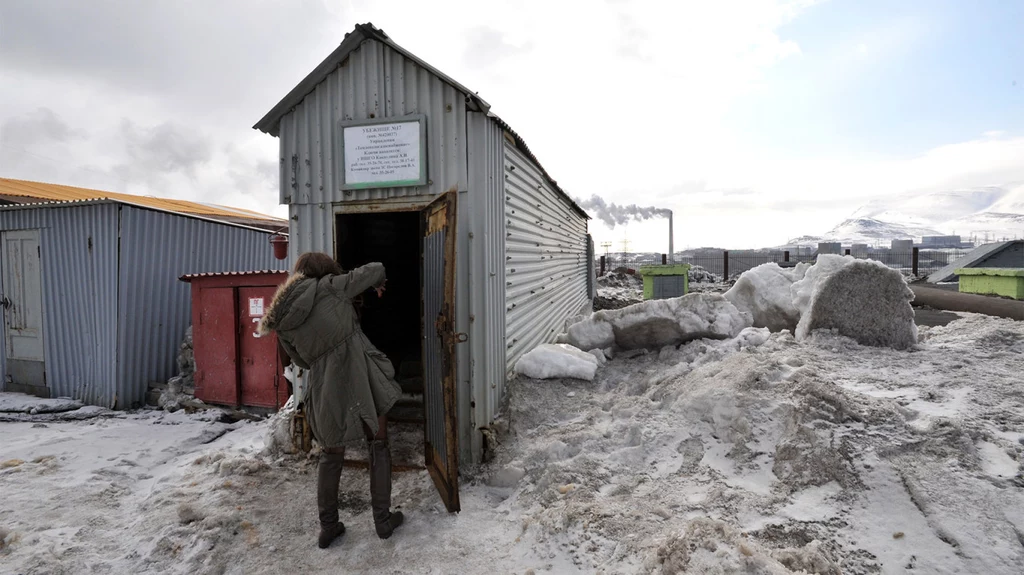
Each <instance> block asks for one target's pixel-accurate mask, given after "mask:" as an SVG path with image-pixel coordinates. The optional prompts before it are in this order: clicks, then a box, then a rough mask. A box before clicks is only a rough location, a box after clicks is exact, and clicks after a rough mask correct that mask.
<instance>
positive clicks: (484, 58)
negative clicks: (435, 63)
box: [463, 26, 531, 68]
mask: <svg viewBox="0 0 1024 575" xmlns="http://www.w3.org/2000/svg"><path fill="white" fill-rule="evenodd" d="M530 49H531V45H530V44H529V43H527V44H525V45H523V46H515V45H513V44H509V43H508V42H506V41H505V35H504V34H503V33H502V32H501V31H499V30H496V29H494V28H492V27H490V26H476V27H474V28H471V29H469V30H468V31H467V33H466V49H465V52H464V53H463V59H464V60H465V63H466V65H467V66H469V67H470V68H485V67H488V66H495V65H498V64H500V63H501V61H502V60H504V59H505V58H508V57H510V56H514V55H516V54H523V53H526V52H529V51H530Z"/></svg>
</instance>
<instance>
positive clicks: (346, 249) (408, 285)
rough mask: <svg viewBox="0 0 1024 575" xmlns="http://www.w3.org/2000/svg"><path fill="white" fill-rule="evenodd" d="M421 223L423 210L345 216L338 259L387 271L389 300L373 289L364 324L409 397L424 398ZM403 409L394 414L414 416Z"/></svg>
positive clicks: (340, 219)
mask: <svg viewBox="0 0 1024 575" xmlns="http://www.w3.org/2000/svg"><path fill="white" fill-rule="evenodd" d="M421 219H422V215H421V214H420V212H418V211H414V212H385V213H368V214H340V215H338V216H337V221H336V228H335V230H336V234H337V235H336V237H337V243H336V244H335V249H336V251H337V253H336V254H335V257H336V258H337V260H338V262H339V263H340V264H341V266H342V268H344V269H345V270H351V269H354V268H357V267H359V266H361V265H364V264H367V263H370V262H380V263H382V264H384V268H385V269H386V270H387V278H388V281H387V290H386V292H385V294H384V297H383V298H378V297H377V295H376V294H375V293H374V292H373V291H368V292H366V293H364V294H363V296H362V302H361V306H360V312H361V323H362V327H363V332H364V333H366V336H367V337H369V338H370V341H372V342H373V344H374V345H375V346H377V348H378V349H380V350H381V351H382V352H384V354H385V355H387V356H388V358H389V359H390V360H391V363H392V364H394V366H395V371H396V377H395V379H396V380H397V381H398V383H399V385H401V386H402V391H403V392H404V393H405V394H407V396H408V398H409V399H419V397H418V396H421V395H422V393H423V362H422V353H423V343H422V341H421V337H420V328H421V325H420V316H421V309H420V308H421V306H420V299H421V293H420V262H421V257H420V249H421V247H420V246H421V243H422V242H421V238H422V234H421V230H420V225H421ZM403 403H406V402H403ZM420 405H422V403H420ZM401 407H402V406H399V410H398V411H399V412H398V413H395V414H393V415H394V416H397V417H400V418H408V417H414V416H415V414H413V413H411V412H410V413H405V411H406V410H403V409H401ZM420 417H422V416H420Z"/></svg>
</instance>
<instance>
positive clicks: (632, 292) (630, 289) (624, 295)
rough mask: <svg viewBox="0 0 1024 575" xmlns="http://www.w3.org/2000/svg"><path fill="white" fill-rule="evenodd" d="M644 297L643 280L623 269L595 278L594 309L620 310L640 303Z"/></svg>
mask: <svg viewBox="0 0 1024 575" xmlns="http://www.w3.org/2000/svg"><path fill="white" fill-rule="evenodd" d="M643 296H644V280H643V278H642V277H641V276H639V275H637V274H630V273H627V272H626V271H625V268H617V269H616V270H614V271H610V272H608V273H606V274H605V275H603V276H600V277H598V278H597V297H596V298H595V299H594V309H596V310H605V309H620V308H624V307H626V306H630V305H633V304H635V303H640V302H641V301H643V299H644V298H643Z"/></svg>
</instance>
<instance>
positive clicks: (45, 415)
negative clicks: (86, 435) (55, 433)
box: [0, 393, 114, 423]
mask: <svg viewBox="0 0 1024 575" xmlns="http://www.w3.org/2000/svg"><path fill="white" fill-rule="evenodd" d="M113 413H114V412H112V411H110V410H109V409H106V408H103V407H97V406H95V405H83V404H82V402H81V401H78V400H76V399H70V398H66V397H57V398H45V399H44V398H40V397H35V396H32V395H26V394H24V393H0V422H13V421H32V422H37V423H40V422H44V421H82V420H85V419H92V418H94V417H109V416H111V415H113Z"/></svg>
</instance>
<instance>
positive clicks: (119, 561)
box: [0, 314, 1024, 575]
mask: <svg viewBox="0 0 1024 575" xmlns="http://www.w3.org/2000/svg"><path fill="white" fill-rule="evenodd" d="M634 355H635V357H630V354H627V353H621V354H617V355H616V356H615V359H613V360H611V361H608V362H607V364H606V365H605V366H604V367H602V368H601V369H599V370H597V372H596V373H595V376H594V379H593V380H592V381H589V382H588V381H578V380H573V379H555V380H547V381H543V382H541V381H536V380H532V379H528V378H520V379H518V380H514V381H513V382H512V383H510V387H509V395H508V398H507V401H508V409H507V411H506V412H505V415H504V416H503V417H502V418H501V419H500V420H499V421H498V422H497V423H496V424H495V426H493V427H492V428H491V429H490V430H489V433H490V434H491V435H492V440H491V442H490V444H489V451H488V453H489V455H490V456H491V458H492V459H491V461H490V462H489V463H487V464H486V465H484V466H482V467H479V468H473V466H468V467H467V468H466V469H465V470H464V473H463V481H462V483H461V486H460V500H461V504H462V511H461V513H459V514H449V513H447V512H446V511H445V509H444V506H443V505H442V503H441V501H440V498H439V497H438V494H437V491H436V489H435V487H434V486H433V483H432V481H431V479H430V477H429V475H428V474H427V473H426V472H425V471H422V470H419V471H409V472H396V473H395V475H394V490H393V501H394V503H395V505H397V506H401V508H402V510H403V511H404V513H405V514H406V518H407V519H406V524H405V525H403V526H402V528H401V529H400V530H399V532H398V533H396V535H395V536H394V537H392V538H391V539H389V540H387V541H380V540H379V539H377V537H376V534H375V533H374V532H373V527H372V518H371V513H370V504H369V493H368V488H367V486H368V481H367V474H366V470H365V469H361V468H356V467H346V469H345V471H344V472H343V474H342V485H341V495H340V502H339V503H340V506H341V516H342V520H343V521H344V522H345V524H346V526H347V528H348V531H347V532H346V534H345V536H344V537H343V538H342V539H341V540H340V541H339V542H338V543H336V544H335V545H334V546H332V547H331V548H330V549H327V550H319V549H316V547H315V538H316V532H317V520H316V499H315V488H314V486H315V482H316V463H315V458H308V457H306V456H304V455H302V454H295V455H288V454H284V455H282V454H281V453H280V452H278V451H276V450H274V449H270V446H269V445H268V444H272V443H273V440H268V433H270V432H271V431H272V429H273V426H274V424H273V421H272V420H268V421H262V422H249V421H240V422H237V423H230V424H228V423H223V422H222V421H221V420H220V418H219V417H218V415H217V414H216V413H214V412H197V413H193V414H189V413H185V412H184V411H178V412H175V413H166V412H163V411H143V412H132V413H125V412H119V413H118V414H117V416H116V417H109V418H95V419H92V420H89V421H74V422H49V421H47V422H46V423H40V422H33V421H19V422H13V423H0V433H2V434H3V436H4V437H5V441H4V444H3V447H2V448H0V493H2V494H3V496H2V497H0V536H2V537H0V539H2V540H3V541H4V544H3V545H2V546H0V565H3V568H2V569H0V570H2V571H4V572H12V573H25V574H35V573H93V572H95V573H143V572H146V573H182V574H183V573H219V574H236V573H238V574H241V573H246V574H248V573H253V574H259V573H281V572H374V573H410V572H411V573H495V572H497V573H527V572H530V571H532V572H533V573H570V574H572V573H588V574H589V573H606V574H611V573H661V574H669V573H684V572H689V573H791V572H793V573H801V572H803V573H816V574H836V573H844V574H866V573H893V572H904V571H907V570H912V572H916V573H938V574H946V573H986V574H993V575H1008V574H1017V573H1020V565H1021V564H1024V545H1022V544H1021V541H1022V540H1024V535H1022V534H1024V474H1022V462H1024V393H1022V391H1021V387H1020V374H1021V373H1024V323H1021V322H1013V321H1010V320H1002V319H993V318H987V317H983V316H977V315H970V314H961V319H958V320H956V321H953V322H952V323H950V324H949V325H948V326H946V327H936V328H921V333H920V342H919V343H918V344H917V345H916V346H915V347H914V348H913V350H912V351H899V350H895V349H892V348H887V347H881V348H879V347H867V346H862V345H860V344H858V343H857V342H855V341H854V340H852V339H849V338H846V337H843V336H839V335H836V334H834V333H831V332H829V331H819V332H816V333H812V334H811V335H810V336H809V337H808V338H806V339H804V340H802V341H798V340H796V339H795V338H794V337H793V336H792V335H791V334H789V333H788V332H783V333H769V331H768V330H767V329H765V328H754V327H750V328H744V329H742V330H740V331H739V332H738V333H736V334H735V336H734V337H729V338H727V339H697V340H692V341H688V342H685V343H682V344H679V345H669V346H666V347H664V348H661V349H651V350H649V351H637V352H634ZM21 415H25V416H27V415H28V414H24V413H22V414H21ZM43 415H44V414H39V415H36V416H32V417H35V418H41V417H43ZM403 432H404V429H403V428H402V427H401V426H399V425H395V426H393V427H391V429H390V431H389V433H391V434H392V436H393V439H392V440H393V441H396V440H397V438H399V437H401V436H402V435H403ZM408 435H409V436H410V437H413V438H417V439H418V441H420V442H422V428H421V427H420V428H417V427H415V426H412V430H411V431H410V432H409V433H408ZM420 445H421V446H422V443H421V444H420ZM419 453H420V455H421V458H420V459H419V460H415V459H410V458H409V454H408V453H404V452H402V450H401V449H399V448H395V463H396V464H406V463H409V462H412V463H413V464H418V465H422V447H420V452H419ZM346 457H350V455H348V454H347V455H346ZM351 457H354V458H357V459H358V458H360V457H365V456H362V455H360V454H356V453H353V454H351Z"/></svg>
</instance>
